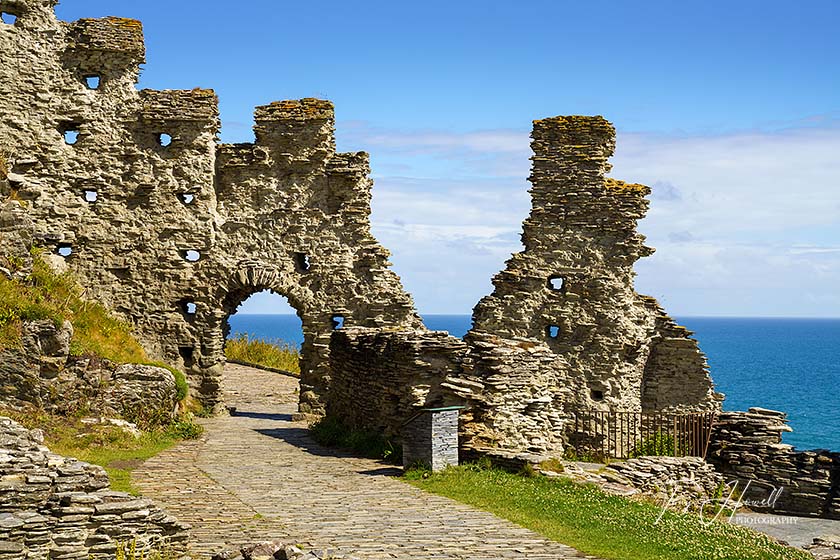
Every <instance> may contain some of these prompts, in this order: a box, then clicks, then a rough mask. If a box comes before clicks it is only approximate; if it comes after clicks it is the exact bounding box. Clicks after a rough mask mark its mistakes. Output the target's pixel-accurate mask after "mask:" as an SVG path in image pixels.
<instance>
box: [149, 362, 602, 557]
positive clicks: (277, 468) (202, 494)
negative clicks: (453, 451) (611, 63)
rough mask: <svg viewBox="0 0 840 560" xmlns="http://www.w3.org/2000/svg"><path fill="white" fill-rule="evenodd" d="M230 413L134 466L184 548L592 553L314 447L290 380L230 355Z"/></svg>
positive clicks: (379, 467) (372, 553)
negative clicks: (296, 415)
mask: <svg viewBox="0 0 840 560" xmlns="http://www.w3.org/2000/svg"><path fill="white" fill-rule="evenodd" d="M225 384H226V389H225V399H226V402H227V403H228V404H229V405H233V406H236V407H237V412H236V414H235V415H233V416H231V417H220V418H213V419H209V420H206V421H204V422H203V423H204V425H205V427H206V428H207V431H206V434H205V436H204V438H203V439H202V440H200V441H195V442H186V443H184V444H181V445H179V446H177V447H175V448H173V449H171V450H169V451H166V452H164V453H162V454H160V455H158V456H157V457H155V458H153V459H151V460H149V461H147V462H146V463H145V464H144V465H143V467H142V468H140V469H137V470H136V471H134V474H133V481H134V483H135V484H136V486H137V487H138V488H139V489H140V490H141V491H142V493H143V494H144V495H146V496H148V497H150V498H154V499H155V500H158V501H159V502H160V503H161V504H162V505H163V506H164V507H166V508H167V509H168V510H169V511H170V512H171V513H172V514H174V515H176V516H177V517H178V518H179V519H181V520H183V521H186V522H187V523H190V524H191V525H192V526H193V536H194V540H195V541H196V543H195V545H194V549H193V551H194V552H195V553H197V554H199V555H203V556H202V557H205V558H206V557H207V555H208V554H209V553H211V552H218V551H219V550H221V549H223V548H227V547H230V546H235V545H239V544H244V543H247V542H254V541H258V540H266V539H281V540H284V541H286V542H291V543H298V544H301V545H303V546H305V547H307V548H337V549H340V550H341V551H343V552H352V553H354V554H356V555H357V556H359V557H360V558H364V559H386V558H401V559H402V558H406V559H408V558H418V559H419V558H422V559H426V560H428V559H445V558H461V559H465V558H470V559H487V560H489V559H494V560H495V559H501V558H528V559H532V560H563V559H567V558H594V557H592V556H585V555H583V554H581V553H579V552H577V551H575V550H574V549H571V548H569V547H567V546H564V545H561V544H559V543H556V542H553V541H549V540H546V539H545V538H543V537H541V536H539V535H537V534H536V533H533V532H531V531H529V530H527V529H523V528H522V527H519V526H517V525H514V524H512V523H510V522H508V521H505V520H502V519H499V518H498V517H495V516H494V515H491V514H489V513H486V512H482V511H478V510H475V509H473V508H471V507H469V506H465V505H463V504H459V503H457V502H454V501H452V500H449V499H447V498H443V497H439V496H433V495H431V494H427V493H425V492H423V491H421V490H418V489H416V488H414V487H412V486H409V485H408V484H405V483H403V482H401V481H399V480H396V479H394V478H393V476H392V475H395V474H398V473H399V471H398V470H397V469H394V468H391V467H389V466H387V465H383V464H381V463H379V462H377V461H372V460H368V459H359V458H354V457H351V456H349V455H347V454H344V453H340V452H335V451H333V450H329V449H324V448H322V447H319V446H318V445H317V444H315V443H314V442H312V440H310V439H309V437H308V435H307V432H306V426H305V425H303V424H301V423H296V422H292V421H291V414H292V413H293V412H294V411H295V409H296V404H295V403H296V402H297V394H296V391H297V382H296V380H294V379H291V378H288V377H284V376H282V375H278V374H274V373H268V372H263V371H260V370H256V369H252V368H247V367H244V366H237V365H233V364H229V365H228V367H227V370H226V373H225Z"/></svg>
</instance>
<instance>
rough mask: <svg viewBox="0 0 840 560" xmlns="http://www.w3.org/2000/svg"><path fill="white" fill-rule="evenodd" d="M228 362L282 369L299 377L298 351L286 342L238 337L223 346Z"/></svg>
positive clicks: (244, 336)
mask: <svg viewBox="0 0 840 560" xmlns="http://www.w3.org/2000/svg"><path fill="white" fill-rule="evenodd" d="M225 356H227V359H228V360H233V361H238V362H247V363H250V364H254V365H258V366H266V367H270V368H274V369H282V370H283V371H287V372H289V373H292V374H295V375H300V363H299V360H300V351H299V350H298V348H297V346H294V345H292V344H289V343H288V342H283V341H280V340H277V341H268V340H261V339H257V338H249V337H248V336H247V335H239V336H237V337H235V338H232V339H230V340H228V341H227V343H226V344H225Z"/></svg>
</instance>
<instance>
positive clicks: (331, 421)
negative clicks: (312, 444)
mask: <svg viewBox="0 0 840 560" xmlns="http://www.w3.org/2000/svg"><path fill="white" fill-rule="evenodd" d="M309 433H310V434H311V435H312V439H314V440H315V441H316V442H318V443H320V444H321V445H323V446H325V447H337V448H339V449H347V450H350V451H354V452H356V453H359V454H360V455H362V456H364V457H368V458H371V459H383V460H385V461H388V462H391V463H394V464H399V463H401V462H402V446H401V445H399V444H397V443H395V442H393V441H392V440H390V439H388V438H386V437H385V436H383V435H382V434H380V433H378V432H373V431H370V430H358V429H351V428H348V427H347V426H346V425H344V424H343V423H342V422H341V421H340V420H339V419H337V418H335V417H332V416H325V417H324V418H321V419H320V420H318V421H317V422H315V423H314V424H312V425H311V426H309Z"/></svg>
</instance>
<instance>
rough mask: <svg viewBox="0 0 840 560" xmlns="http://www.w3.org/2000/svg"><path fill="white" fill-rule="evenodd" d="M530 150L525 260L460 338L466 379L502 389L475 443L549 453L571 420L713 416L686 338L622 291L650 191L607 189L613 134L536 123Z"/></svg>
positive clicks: (618, 185) (656, 310)
mask: <svg viewBox="0 0 840 560" xmlns="http://www.w3.org/2000/svg"><path fill="white" fill-rule="evenodd" d="M531 146H532V149H533V151H534V157H533V158H532V161H533V169H532V173H531V177H530V181H531V184H532V188H531V196H532V210H531V215H530V216H529V218H528V219H527V220H525V223H524V226H523V233H522V242H523V245H524V247H525V249H524V251H522V252H520V253H517V254H515V255H514V256H513V257H512V258H511V259H510V260H509V261H508V262H507V267H506V269H505V270H504V271H502V272H501V273H499V274H498V275H497V276H496V277H495V278H494V279H493V284H494V286H495V290H494V292H493V294H492V295H490V296H488V297H485V298H484V299H482V300H481V301H480V302H479V303H478V305H477V306H476V308H475V310H474V314H473V329H472V330H471V331H470V333H469V334H468V335H467V337H466V339H467V341H468V342H470V344H471V345H472V346H473V347H474V351H473V358H474V359H475V363H476V366H475V372H474V374H475V376H477V377H478V378H479V379H481V380H486V381H489V382H490V384H491V385H495V386H497V387H502V388H503V389H502V391H498V394H499V396H498V397H497V400H498V399H501V400H502V401H503V402H499V403H498V404H496V405H492V406H485V405H482V404H480V403H479V405H478V408H479V409H483V412H482V413H481V423H482V424H483V425H484V428H485V429H486V431H487V432H488V433H491V434H492V433H495V434H496V438H497V441H498V444H499V445H501V446H503V447H504V446H510V445H514V446H516V447H520V448H521V447H523V446H524V447H527V448H531V449H533V450H539V449H546V448H548V449H550V448H558V447H561V446H562V438H563V434H564V433H565V425H564V424H565V422H566V420H567V419H568V418H569V417H570V415H571V414H573V413H574V412H575V411H578V410H584V409H586V410H588V409H597V410H625V411H640V410H658V411H666V410H667V411H672V412H675V411H679V412H699V411H708V410H716V409H718V408H719V407H720V398H721V396H719V395H717V394H715V393H714V390H713V386H712V382H711V379H710V377H709V374H708V370H707V367H706V361H705V357H704V356H703V354H702V353H701V352H700V351H699V349H698V348H697V343H696V342H695V341H694V340H692V339H690V338H688V336H689V334H690V333H689V332H687V331H685V330H684V329H681V328H679V327H677V326H676V325H675V324H674V323H673V321H671V320H670V318H668V317H667V315H665V314H664V312H663V311H662V309H661V308H660V307H659V305H658V304H657V303H656V302H655V300H653V299H652V298H647V297H644V296H640V295H638V294H637V293H636V292H635V290H634V288H633V278H634V276H635V273H634V271H633V265H634V263H635V262H636V261H637V260H638V259H639V258H641V257H645V256H648V255H650V254H651V253H652V252H653V249H651V248H649V247H646V246H645V245H644V236H642V235H641V234H639V233H638V232H637V230H636V224H637V222H638V220H639V219H641V218H642V217H644V215H645V213H646V211H647V208H648V201H647V200H646V198H645V197H646V196H647V195H648V194H649V193H650V189H649V188H648V187H645V186H643V185H637V184H628V183H625V182H622V181H617V180H615V179H610V178H607V177H606V173H607V172H608V171H609V169H610V167H611V166H610V165H609V163H608V159H609V157H610V156H611V155H612V154H613V151H614V148H615V130H614V128H613V127H612V125H611V124H610V123H608V122H607V121H606V120H604V119H603V118H601V117H554V118H549V119H544V120H539V121H535V122H534V130H533V134H532V144H531ZM500 341H504V342H503V343H500ZM505 346H507V347H509V348H511V349H515V348H516V347H520V348H521V349H522V350H519V351H518V352H519V355H518V356H516V357H515V358H514V357H513V356H512V355H511V354H510V352H511V351H516V350H511V351H508V352H504V353H502V352H500V348H503V347H505ZM679 384H682V387H681V390H676V388H677V387H678V386H679ZM479 400H481V396H479ZM526 426H527V427H528V428H530V429H527V428H525V427H526Z"/></svg>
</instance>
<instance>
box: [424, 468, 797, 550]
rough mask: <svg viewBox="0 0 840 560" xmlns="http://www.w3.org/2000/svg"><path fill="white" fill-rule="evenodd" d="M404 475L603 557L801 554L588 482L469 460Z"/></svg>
mask: <svg viewBox="0 0 840 560" xmlns="http://www.w3.org/2000/svg"><path fill="white" fill-rule="evenodd" d="M419 474H420V473H417V472H414V473H409V476H408V479H409V482H410V483H411V484H413V485H415V486H417V487H419V488H422V489H424V490H427V491H429V492H433V493H435V494H441V495H443V496H447V497H450V498H453V499H455V500H458V501H460V502H464V503H466V504H470V505H473V506H476V507H478V508H481V509H484V510H486V511H490V512H492V513H494V514H496V515H498V516H500V517H503V518H506V519H508V520H510V521H513V522H514V523H517V524H519V525H522V526H523V527H527V528H529V529H532V530H534V531H536V532H538V533H540V534H542V535H545V536H546V537H548V538H550V539H553V540H556V541H559V542H562V543H564V544H567V545H569V546H573V547H575V548H577V549H578V550H581V551H582V552H584V553H587V554H593V555H597V556H600V557H602V558H605V559H608V560H612V559H615V560H688V559H692V560H694V559H697V560H700V559H703V560H706V559H715V560H807V559H809V558H811V556H810V555H808V554H806V553H804V552H802V551H795V550H793V549H790V548H787V547H783V546H781V545H779V544H777V543H775V542H774V541H772V540H771V539H769V538H768V537H765V536H764V535H761V534H759V533H756V532H754V531H752V530H750V529H747V528H744V527H739V526H736V525H732V524H728V523H721V522H713V523H708V525H705V524H704V523H703V522H701V519H700V517H699V515H698V514H691V513H686V514H677V513H671V512H668V513H666V514H665V515H664V516H663V518H662V520H661V521H659V522H658V523H657V522H656V520H657V518H658V517H659V515H660V513H661V511H662V510H661V507H659V506H658V505H656V504H652V503H647V502H638V501H631V500H627V499H624V498H620V497H615V496H609V495H607V494H605V493H603V492H601V491H600V490H598V489H597V488H595V487H594V486H584V485H580V484H575V483H573V482H570V481H566V480H554V479H549V478H546V477H542V476H535V477H525V476H521V475H515V474H510V473H506V472H502V471H499V470H483V469H478V468H474V467H470V466H463V467H459V468H454V469H448V470H446V471H444V472H442V473H438V474H432V475H431V476H428V478H423V477H422V476H419Z"/></svg>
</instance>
